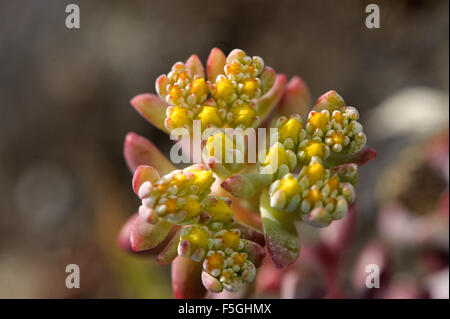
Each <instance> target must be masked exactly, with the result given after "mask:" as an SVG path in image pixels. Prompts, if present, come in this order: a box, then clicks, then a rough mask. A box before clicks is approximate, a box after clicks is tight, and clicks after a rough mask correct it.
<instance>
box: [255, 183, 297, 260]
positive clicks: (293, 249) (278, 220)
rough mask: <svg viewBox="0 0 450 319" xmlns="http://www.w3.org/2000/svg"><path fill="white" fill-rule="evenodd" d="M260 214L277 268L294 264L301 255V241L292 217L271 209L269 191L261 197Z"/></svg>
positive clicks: (267, 242) (267, 243)
mask: <svg viewBox="0 0 450 319" xmlns="http://www.w3.org/2000/svg"><path fill="white" fill-rule="evenodd" d="M260 212H261V218H262V223H263V228H264V234H265V237H266V246H267V250H268V251H269V255H270V257H271V258H272V260H273V262H274V263H275V266H276V267H277V268H283V267H287V266H289V265H291V264H292V263H294V262H295V261H296V260H297V259H298V257H299V255H300V239H299V237H298V234H297V230H296V228H295V225H294V221H293V218H292V215H291V214H289V213H285V212H280V211H277V210H276V209H273V208H272V207H270V198H269V194H268V191H267V189H264V190H263V192H262V193H261V197H260Z"/></svg>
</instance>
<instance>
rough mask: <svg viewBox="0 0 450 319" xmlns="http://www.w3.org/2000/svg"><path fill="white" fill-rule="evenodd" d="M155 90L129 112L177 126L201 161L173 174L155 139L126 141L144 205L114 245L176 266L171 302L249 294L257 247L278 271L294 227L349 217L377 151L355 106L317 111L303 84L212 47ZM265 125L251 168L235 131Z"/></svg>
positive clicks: (338, 101) (331, 98)
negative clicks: (361, 172) (362, 171)
mask: <svg viewBox="0 0 450 319" xmlns="http://www.w3.org/2000/svg"><path fill="white" fill-rule="evenodd" d="M156 92H157V94H148V93H147V94H141V95H138V96H136V97H135V98H133V99H132V100H131V104H132V106H133V107H134V108H135V109H136V110H137V111H138V112H139V113H140V114H141V115H142V116H143V117H144V118H145V119H147V120H148V121H149V122H150V123H152V124H153V125H154V126H156V127H157V128H159V129H161V130H162V131H164V132H166V133H168V134H171V133H172V134H173V133H175V132H179V130H180V129H182V130H184V132H186V133H187V135H188V137H189V141H188V143H184V145H183V144H182V143H181V144H182V146H181V148H182V149H186V147H187V148H189V147H190V146H191V145H190V144H191V141H192V140H194V143H195V137H196V136H197V137H198V136H200V141H199V144H200V145H201V154H192V152H195V151H196V149H194V150H193V151H191V152H189V153H188V154H189V156H190V158H191V159H192V158H193V157H194V158H197V159H200V160H199V161H198V163H196V164H193V165H190V166H188V167H186V168H184V169H176V167H175V166H174V165H173V164H172V162H171V161H169V160H168V159H167V158H166V157H165V156H164V155H163V154H161V152H160V151H159V150H158V149H157V148H156V147H155V146H154V145H153V144H152V143H151V142H150V141H148V140H146V139H145V138H143V137H141V136H138V135H137V134H134V133H129V134H128V135H127V138H126V140H125V145H124V155H125V159H126V162H127V164H128V167H129V168H130V170H131V171H132V172H133V173H134V176H133V189H134V191H135V193H136V194H137V196H138V197H139V199H140V200H141V205H140V207H139V209H138V212H137V213H136V214H135V215H133V217H132V218H131V219H130V221H129V222H128V223H127V224H126V225H125V226H124V228H123V230H122V232H121V235H120V236H119V243H120V244H121V246H122V247H123V248H125V249H129V250H132V251H141V250H149V251H151V252H152V253H154V254H156V255H157V256H156V259H157V260H158V261H159V262H160V263H162V264H170V263H172V286H173V290H174V295H175V297H177V298H190V297H204V296H205V290H204V288H206V289H207V290H209V291H210V292H213V293H217V292H221V291H223V290H227V291H231V292H240V291H242V290H246V291H248V290H249V289H251V287H252V285H249V284H250V283H252V282H253V281H254V279H255V276H256V270H257V268H258V267H259V266H260V265H261V264H262V263H263V261H264V258H265V249H264V246H266V248H267V251H268V252H269V255H270V257H271V258H272V260H273V261H274V263H275V265H276V266H277V267H286V266H288V265H290V264H292V263H293V262H295V261H296V260H297V259H298V256H299V253H300V239H299V235H298V233H297V230H296V229H297V228H296V227H295V225H296V224H297V223H306V224H308V225H311V226H313V227H326V226H328V225H329V224H330V223H331V222H332V221H333V220H338V219H341V218H343V217H345V215H346V214H347V212H348V210H349V206H350V205H351V204H352V203H353V201H354V199H355V189H354V185H355V184H356V182H357V179H358V166H360V165H363V164H365V163H367V162H368V161H370V160H371V159H373V158H374V157H375V155H376V153H375V151H374V150H372V149H370V148H369V147H366V146H365V144H366V140H367V138H366V135H365V134H364V132H363V126H362V125H361V123H360V122H358V120H359V113H358V111H357V109H356V108H354V107H351V106H347V105H346V104H345V102H344V100H343V99H342V97H341V96H340V95H339V94H337V93H336V92H335V91H329V92H327V93H325V94H324V95H322V96H321V97H319V99H318V100H317V101H316V102H315V103H314V104H312V103H311V101H310V96H309V92H308V89H307V87H306V85H305V84H304V82H303V81H302V80H301V79H300V78H299V77H293V78H292V79H291V80H290V81H289V82H287V78H286V76H285V75H283V74H276V73H275V71H274V70H273V69H272V68H270V67H268V66H266V65H265V63H264V61H263V59H262V58H260V57H258V56H253V57H251V56H248V55H247V54H246V53H245V52H244V51H242V50H240V49H235V50H233V51H231V52H230V54H229V55H228V56H225V54H224V53H223V52H222V51H221V50H219V49H217V48H214V49H213V50H212V51H211V53H210V55H209V57H208V60H207V63H206V68H204V67H203V65H202V63H201V62H200V60H199V58H198V57H197V56H196V55H193V56H191V57H190V58H189V59H188V60H187V61H186V62H177V63H175V64H174V65H173V66H172V68H171V69H170V71H169V72H168V73H167V74H163V75H161V76H159V77H158V78H157V80H156ZM311 104H312V105H311ZM263 128H265V129H267V130H266V131H264V133H260V132H259V130H258V134H257V135H256V136H257V138H258V139H260V138H263V141H264V142H263V143H262V144H261V145H264V147H263V149H262V151H261V150H259V149H258V152H259V154H258V156H257V160H255V161H250V160H249V158H250V157H249V156H247V155H248V153H250V151H251V150H254V145H253V144H255V143H256V142H255V141H250V139H248V138H245V139H244V138H242V139H240V138H238V137H237V136H236V132H241V133H242V132H244V131H245V132H246V130H247V131H248V130H249V129H255V130H256V129H263ZM229 129H232V130H234V133H233V134H230V131H229ZM196 130H199V132H196ZM266 132H267V134H265V133H266ZM198 133H199V134H198ZM196 134H197V135H196ZM258 146H259V144H258ZM193 155H194V156H193ZM195 155H200V156H197V157H195ZM237 159H241V160H237ZM255 203H256V205H255ZM255 206H259V210H256V211H252V210H251V209H249V208H251V207H255ZM201 285H202V286H203V287H204V288H202V287H201Z"/></svg>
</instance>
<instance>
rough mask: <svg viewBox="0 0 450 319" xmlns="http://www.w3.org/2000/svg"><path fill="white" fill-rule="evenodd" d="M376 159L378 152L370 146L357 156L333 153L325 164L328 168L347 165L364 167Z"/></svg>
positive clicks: (365, 147)
mask: <svg viewBox="0 0 450 319" xmlns="http://www.w3.org/2000/svg"><path fill="white" fill-rule="evenodd" d="M375 157H377V152H376V151H375V150H374V149H373V148H371V147H369V146H364V147H363V149H362V150H360V151H359V152H357V153H355V154H338V153H332V154H331V156H330V157H328V158H327V159H326V160H325V163H326V164H327V165H328V166H338V165H343V164H347V163H355V164H356V165H358V166H363V165H365V164H367V163H368V162H370V161H371V160H373V159H374V158H375Z"/></svg>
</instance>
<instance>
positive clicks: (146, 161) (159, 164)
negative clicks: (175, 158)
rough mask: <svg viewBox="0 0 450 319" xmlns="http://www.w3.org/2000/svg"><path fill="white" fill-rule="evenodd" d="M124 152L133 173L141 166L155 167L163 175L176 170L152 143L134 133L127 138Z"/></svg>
mask: <svg viewBox="0 0 450 319" xmlns="http://www.w3.org/2000/svg"><path fill="white" fill-rule="evenodd" d="M123 152H124V157H125V161H126V162H127V165H128V168H129V169H130V171H131V172H134V171H135V170H136V168H138V166H139V165H149V166H153V167H154V168H156V169H157V170H158V172H159V173H160V174H161V175H164V174H168V173H170V172H171V171H173V170H175V169H176V167H175V166H174V165H173V164H172V163H171V162H170V161H169V160H168V159H167V158H166V157H165V156H164V155H163V154H162V153H161V152H160V151H159V150H158V148H157V147H156V146H155V145H153V143H152V142H150V141H149V140H147V139H146V138H145V137H142V136H139V135H137V134H136V133H133V132H130V133H128V134H127V136H126V137H125V143H124V148H123Z"/></svg>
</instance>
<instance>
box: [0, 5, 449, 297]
mask: <svg viewBox="0 0 450 319" xmlns="http://www.w3.org/2000/svg"><path fill="white" fill-rule="evenodd" d="M69 3H76V4H78V5H79V7H80V12H81V28H80V29H72V30H69V29H67V28H66V27H65V19H66V16H67V13H66V12H65V8H66V5H68V4H69ZM369 3H376V4H378V5H379V7H380V12H381V22H380V23H381V25H380V26H381V27H380V28H379V29H367V28H366V26H365V19H366V16H367V13H365V8H366V6H367V5H368V4H369ZM448 6H449V2H448V1H446V0H442V1H438V0H436V1H434V0H433V1H431V0H429V1H426V0H420V1H419V0H417V1H413V0H408V1H387V0H376V1H375V0H373V1H362V0H361V1H359V0H344V1H332V0H327V1H325V0H321V1H284V0H277V1H267V2H262V1H256V0H255V1H242V0H227V1H220V2H219V1H218V2H211V1H206V0H205V1H167V0H166V1H133V2H132V3H131V2H125V1H95V2H94V1H86V0H77V1H74V0H73V1H61V0H46V1H31V0H15V1H1V2H0V64H1V71H0V297H1V298H35V297H42V298H80V297H82V298H108V297H109V298H120V297H126V298H171V297H172V293H171V289H170V267H168V266H166V267H163V266H159V265H158V264H157V263H156V262H155V261H154V258H149V257H145V256H137V257H136V256H129V255H127V254H126V253H124V252H121V251H119V249H118V248H117V245H116V237H117V234H118V232H119V230H120V227H121V225H122V224H123V223H124V221H125V220H126V219H127V218H128V217H129V216H130V215H131V214H132V213H133V212H134V210H135V209H136V208H137V207H138V201H137V198H136V196H134V194H133V191H132V189H131V187H130V186H131V185H130V184H131V175H130V173H129V171H128V169H127V167H126V165H125V162H124V159H123V157H122V144H123V140H124V137H125V134H126V133H127V132H129V131H134V132H136V133H138V134H140V135H144V136H146V137H147V138H149V139H150V140H151V141H153V142H154V143H155V144H156V145H157V146H158V147H159V148H160V149H162V150H164V151H165V152H167V151H168V149H169V148H170V146H171V144H170V141H169V140H168V138H166V137H165V135H164V134H163V133H161V132H159V131H157V130H156V129H155V128H153V127H152V126H151V125H150V124H148V123H147V122H146V121H145V120H144V119H142V118H141V117H140V116H139V115H138V114H137V113H136V112H135V111H134V109H133V108H132V107H130V105H129V100H130V99H131V98H132V97H133V96H135V95H137V94H139V93H144V92H151V93H154V92H155V91H154V81H155V79H156V77H157V76H158V75H160V74H162V73H167V72H168V71H169V69H170V67H171V66H172V64H173V63H174V62H176V61H180V60H185V59H187V58H188V57H189V56H190V55H191V54H193V53H196V54H197V55H198V56H199V57H200V58H201V60H202V61H206V58H207V55H208V53H209V51H210V50H211V48H213V47H214V46H217V47H219V48H221V49H222V50H223V51H224V52H225V53H228V52H229V51H230V50H232V49H233V48H241V49H243V50H244V51H246V52H247V53H248V54H249V55H258V56H261V57H262V58H263V59H264V61H265V63H266V64H267V65H269V66H272V67H274V68H275V69H276V70H277V71H278V72H279V73H285V74H287V75H288V76H293V75H300V76H301V77H302V78H303V79H304V80H305V81H306V83H307V84H308V85H309V87H310V90H311V95H312V97H313V99H316V98H317V97H318V96H320V95H321V94H322V93H324V92H326V91H328V90H331V89H334V90H336V91H337V92H339V93H340V94H341V95H342V96H343V97H344V99H345V101H346V102H347V104H348V105H352V106H355V107H358V109H359V110H360V113H361V122H362V123H363V125H364V127H365V129H366V130H367V135H368V145H370V146H372V147H374V148H375V149H376V150H377V152H378V157H377V159H376V160H375V161H373V162H371V163H369V164H368V165H367V166H365V167H363V168H362V169H361V173H360V174H361V178H360V181H361V182H360V184H359V186H358V193H357V194H358V197H357V203H356V206H355V208H354V210H353V211H352V212H351V218H348V219H344V220H343V221H341V222H339V223H334V224H333V225H334V226H333V227H330V228H329V229H327V230H326V231H323V232H320V233H319V232H318V231H317V230H305V233H306V235H304V237H305V241H304V243H303V244H304V246H305V247H302V249H303V248H304V249H303V253H302V256H301V258H300V259H301V261H302V263H300V264H298V265H294V266H293V267H291V268H290V269H288V270H286V271H284V272H277V271H275V270H274V269H273V267H272V268H271V265H270V263H267V266H265V268H263V269H261V272H263V271H265V272H266V275H267V276H266V277H264V278H266V279H265V280H263V281H261V280H259V281H258V282H257V291H258V296H259V297H283V298H300V297H317V298H321V297H327V296H328V297H329V296H342V297H344V296H345V297H356V298H360V297H374V298H428V297H431V298H448V246H449V241H448V240H449V237H448V236H449V233H448V229H449V228H448V214H449V209H448V207H449V206H448V205H449V204H448V203H449V199H448V198H449V197H448V182H449V179H448V176H449V175H448V174H449V172H448V111H449V107H448V103H449V102H448V88H449V42H448V37H449V15H448V12H449V7H448ZM349 224H351V225H350V226H349ZM348 229H351V230H348ZM342 234H344V235H342ZM349 234H351V236H350V235H349ZM338 235H342V237H341V239H342V238H346V240H345V242H342V240H340V239H339V238H337V237H338ZM339 245H341V246H342V247H341V248H336V247H340V246H339ZM324 247H325V248H326V247H328V248H326V249H325V248H324ZM333 249H335V250H336V249H340V250H339V251H340V252H342V254H339V256H338V257H336V256H334V257H333V256H331V257H330V256H329V255H330V253H329V252H330V251H331V252H332V251H333ZM310 250H311V251H316V252H317V251H319V253H318V254H317V253H315V254H309V253H308V251H310ZM323 251H325V253H323ZM327 252H328V253H327ZM310 255H314V256H315V257H310ZM331 255H333V254H332V253H331ZM317 256H319V258H317ZM316 263H319V264H320V265H322V266H321V267H316V266H315V265H316ZM369 263H377V264H379V265H380V267H381V268H382V269H381V270H382V274H383V275H382V282H381V288H380V289H372V290H370V291H368V290H367V289H365V286H364V279H365V276H366V275H367V273H366V272H365V268H364V267H365V265H367V264H369ZM67 264H78V265H79V266H80V269H81V288H80V289H67V288H66V286H65V278H66V276H67V274H66V273H65V268H66V265H67ZM322 268H325V270H322ZM327 268H328V269H331V268H332V269H334V272H333V271H331V272H330V270H328V271H327V270H326V269H327ZM261 277H262V276H260V278H261ZM270 278H272V281H271V280H269V279H270Z"/></svg>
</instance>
